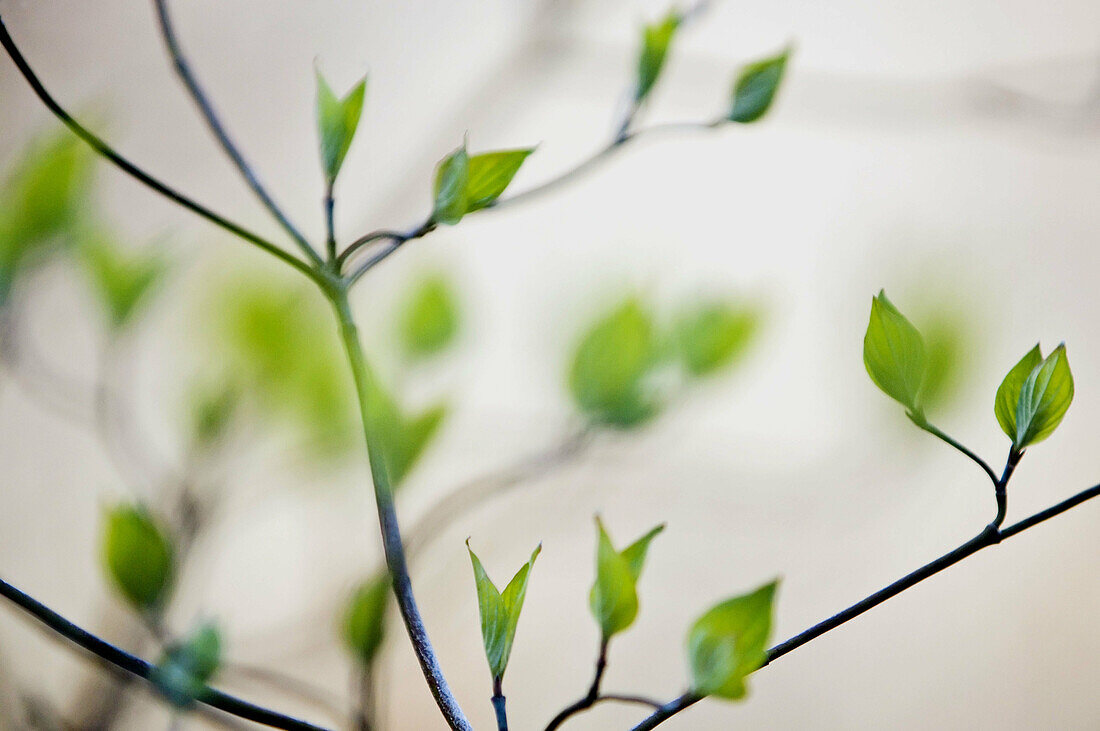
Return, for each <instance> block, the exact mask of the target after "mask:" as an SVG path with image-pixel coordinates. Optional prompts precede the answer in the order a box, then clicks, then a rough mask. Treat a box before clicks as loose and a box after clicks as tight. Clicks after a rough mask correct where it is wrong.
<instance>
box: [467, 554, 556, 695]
mask: <svg viewBox="0 0 1100 731" xmlns="http://www.w3.org/2000/svg"><path fill="white" fill-rule="evenodd" d="M466 549H467V550H468V551H469V552H470V562H471V563H472V564H473V567H474V582H475V583H476V584H477V605H478V611H479V613H480V614H481V637H482V640H484V642H485V657H486V659H487V660H488V661H489V671H490V672H491V673H492V675H493V679H494V680H500V679H501V678H503V677H504V671H505V670H506V669H507V667H508V656H509V655H511V653H512V642H513V640H515V637H516V625H517V624H518V623H519V614H520V611H521V610H522V609H523V600H524V597H525V596H526V595H527V579H528V576H529V575H530V573H531V567H533V566H534V565H535V559H536V558H538V555H539V552H540V551H542V544H539V546H538V547H537V548H536V549H535V552H534V553H532V554H531V560H530V561H528V562H527V563H525V564H524V565H523V567H522V568H520V570H519V571H518V572H517V573H516V575H515V576H514V577H513V578H512V580H511V581H510V582H508V586H507V587H505V589H504V592H503V593H500V592H498V591H497V588H496V585H494V584H493V582H492V581H491V580H490V579H489V575H488V574H486V573H485V568H484V567H483V566H482V565H481V561H479V560H478V557H477V556H476V555H475V554H474V551H473V549H472V548H470V542H469V540H467V541H466Z"/></svg>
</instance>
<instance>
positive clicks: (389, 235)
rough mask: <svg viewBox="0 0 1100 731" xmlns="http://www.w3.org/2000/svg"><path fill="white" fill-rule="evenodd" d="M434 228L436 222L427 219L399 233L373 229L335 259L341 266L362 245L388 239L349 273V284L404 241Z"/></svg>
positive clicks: (427, 232) (425, 233) (395, 249)
mask: <svg viewBox="0 0 1100 731" xmlns="http://www.w3.org/2000/svg"><path fill="white" fill-rule="evenodd" d="M435 229H436V224H435V223H433V222H432V221H431V220H430V219H429V220H427V221H425V222H424V223H422V224H421V225H420V226H418V227H416V228H414V229H412V230H411V231H409V232H407V233H400V232H397V231H375V232H373V233H369V234H367V235H366V236H362V237H360V238H359V239H357V240H356V241H354V242H352V244H351V245H350V246H348V248H347V249H346V250H345V251H344V253H343V254H341V255H340V257H339V258H338V259H337V261H338V262H341V266H342V265H343V263H345V262H347V260H348V258H350V257H351V255H353V254H354V253H355V252H356V251H357V250H359V249H360V248H362V247H363V246H366V245H367V244H370V243H372V242H374V241H379V240H383V239H389V240H390V241H389V243H388V244H386V245H385V246H384V247H383V248H382V249H381V251H379V252H378V253H376V254H375V255H374V256H372V257H370V258H369V259H367V260H366V261H365V262H363V263H362V264H361V265H359V267H358V268H357V269H356V270H355V271H354V272H352V273H351V276H349V277H348V284H349V286H350V285H352V284H355V283H356V282H357V281H359V279H360V277H362V276H363V275H364V274H366V273H367V272H369V271H370V270H371V269H373V268H374V267H375V266H376V265H378V264H379V263H380V262H382V260H384V259H385V258H386V257H388V256H389V255H390V254H392V253H394V252H395V251H397V250H398V249H399V248H401V246H402V245H404V244H405V243H406V242H408V241H413V240H415V239H419V238H421V237H423V236H425V235H427V234H429V233H431V232H432V231H435Z"/></svg>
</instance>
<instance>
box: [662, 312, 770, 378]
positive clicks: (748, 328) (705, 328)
mask: <svg viewBox="0 0 1100 731" xmlns="http://www.w3.org/2000/svg"><path fill="white" fill-rule="evenodd" d="M759 324H760V316H759V314H758V313H757V312H755V311H753V310H750V309H739V308H735V307H733V306H731V305H728V304H724V303H709V304H702V305H699V306H697V307H696V308H695V309H693V310H692V311H690V312H688V313H686V314H685V315H684V316H683V317H681V318H680V320H679V321H678V322H677V323H676V325H675V327H674V331H673V339H674V342H675V345H676V348H677V352H678V354H679V356H680V360H681V361H682V362H683V364H684V369H685V370H686V371H687V372H688V373H689V374H690V375H692V376H696V377H699V376H707V375H710V374H712V373H714V372H716V371H718V370H719V369H721V368H722V367H724V366H726V365H728V364H730V363H732V362H733V361H734V360H735V359H736V358H737V357H738V356H740V355H741V354H742V353H744V352H745V349H746V348H747V347H748V345H749V343H750V342H751V341H752V338H753V336H754V335H756V331H757V329H758V328H759Z"/></svg>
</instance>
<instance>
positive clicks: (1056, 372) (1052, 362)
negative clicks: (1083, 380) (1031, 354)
mask: <svg viewBox="0 0 1100 731" xmlns="http://www.w3.org/2000/svg"><path fill="white" fill-rule="evenodd" d="M1072 401H1073V374H1072V373H1070V370H1069V360H1068V359H1067V358H1066V345H1065V343H1062V344H1061V345H1059V346H1058V347H1057V348H1055V349H1054V352H1053V353H1051V354H1050V355H1048V356H1047V358H1046V360H1044V361H1043V362H1042V363H1040V364H1039V365H1037V366H1035V367H1034V368H1033V369H1032V371H1031V373H1030V374H1028V377H1027V379H1025V380H1024V383H1023V385H1022V386H1021V387H1020V397H1019V401H1017V403H1016V438H1015V441H1014V442H1013V444H1014V446H1015V447H1016V449H1020V450H1022V449H1026V448H1027V447H1029V446H1031V445H1032V444H1038V443H1039V442H1041V441H1043V440H1044V439H1046V438H1047V437H1049V436H1050V435H1051V434H1052V433H1053V432H1054V430H1055V429H1057V428H1058V425H1059V424H1061V423H1062V417H1064V416H1065V415H1066V410H1067V409H1068V408H1069V405H1070V403H1071V402H1072Z"/></svg>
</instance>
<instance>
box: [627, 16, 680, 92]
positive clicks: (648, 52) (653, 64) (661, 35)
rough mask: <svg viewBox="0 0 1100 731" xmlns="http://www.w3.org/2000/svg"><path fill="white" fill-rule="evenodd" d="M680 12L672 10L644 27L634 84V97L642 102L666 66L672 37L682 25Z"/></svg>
mask: <svg viewBox="0 0 1100 731" xmlns="http://www.w3.org/2000/svg"><path fill="white" fill-rule="evenodd" d="M681 19H682V18H681V16H680V13H679V12H678V11H676V10H670V11H669V12H668V13H667V14H666V15H665V17H664V18H662V19H661V20H659V21H657V22H656V23H650V24H648V25H646V26H645V28H643V29H642V50H641V52H640V53H639V54H638V79H637V82H636V83H635V86H634V99H635V101H636V102H641V101H642V100H643V99H645V98H646V97H647V96H649V92H650V91H652V90H653V87H654V85H655V84H656V83H657V79H658V78H660V76H661V70H662V69H663V68H664V66H665V57H666V56H667V55H668V49H669V46H670V45H671V43H672V38H673V36H674V35H675V34H676V30H677V28H679V27H680V21H681Z"/></svg>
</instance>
